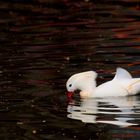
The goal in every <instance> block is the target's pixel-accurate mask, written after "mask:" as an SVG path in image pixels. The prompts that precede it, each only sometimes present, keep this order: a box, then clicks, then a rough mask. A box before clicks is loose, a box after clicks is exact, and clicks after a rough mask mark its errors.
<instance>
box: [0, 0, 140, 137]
mask: <svg viewBox="0 0 140 140" xmlns="http://www.w3.org/2000/svg"><path fill="white" fill-rule="evenodd" d="M139 6H140V5H139V2H138V1H134V0H118V1H116V0H115V1H114V0H101V1H97V0H94V1H87V0H85V1H81V0H77V1H74V0H71V1H70V0H60V1H57V0H28V1H27V0H20V1H19V0H11V1H8V0H1V2H0V15H1V18H0V25H1V26H0V43H1V47H0V139H2V140H7V139H14V140H19V139H20V140H44V139H47V140H48V139H64V140H69V139H85V140H87V139H89V140H91V139H99V140H100V139H135V140H136V139H139V138H140V133H139V130H140V127H139V116H140V115H139V111H140V110H139V96H136V97H130V98H123V99H121V100H120V101H122V102H121V103H120V104H119V105H118V104H117V102H118V99H112V100H115V101H113V102H112V100H104V99H102V100H93V101H92V102H91V101H90V102H89V103H90V106H89V108H88V110H87V107H86V105H85V102H83V101H80V100H79V99H78V101H77V103H76V104H75V103H73V104H72V106H71V105H70V104H69V103H68V102H67V98H66V89H65V82H66V80H67V79H68V78H69V77H70V76H71V75H72V74H74V73H77V72H81V71H86V70H96V71H97V72H98V73H99V76H98V79H97V80H98V84H100V83H102V82H104V81H107V80H110V79H111V78H112V77H113V76H114V72H115V70H116V67H118V66H120V67H123V68H126V69H127V70H128V71H129V72H131V73H132V75H133V76H134V77H140V65H139V64H140V47H139V46H140V39H139V34H140V20H139V17H140V8H139ZM114 103H115V104H114ZM122 103H125V104H122ZM69 105H70V107H72V111H75V107H78V109H76V112H78V113H79V114H78V116H76V117H77V119H73V118H72V117H70V114H72V112H70V111H68V112H67V109H68V108H69ZM83 106H84V109H83V108H81V107H83ZM92 106H93V108H92ZM81 111H89V112H87V113H88V114H87V113H82V112H81ZM80 113H82V115H86V116H89V119H88V120H85V119H86V118H84V119H83V118H82V117H81V116H80V115H81V114H80ZM78 117H80V118H78ZM91 117H92V118H91ZM87 121H89V122H87ZM93 122H94V123H93ZM120 123H121V125H120ZM123 123H126V125H125V127H124V125H122V124H123ZM130 124H131V125H130ZM135 124H136V125H135Z"/></svg>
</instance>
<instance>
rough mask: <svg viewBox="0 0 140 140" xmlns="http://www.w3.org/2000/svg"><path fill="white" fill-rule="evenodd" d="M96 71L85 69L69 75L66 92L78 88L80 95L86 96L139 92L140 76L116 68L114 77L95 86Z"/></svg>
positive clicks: (133, 93)
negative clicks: (133, 75) (85, 70)
mask: <svg viewBox="0 0 140 140" xmlns="http://www.w3.org/2000/svg"><path fill="white" fill-rule="evenodd" d="M96 77H97V73H96V72H94V71H87V72H82V73H78V74H74V75H73V76H71V77H70V78H69V79H68V81H67V83H66V88H67V90H68V92H74V91H75V90H80V96H81V97H82V98H86V97H107V96H127V95H135V94H138V93H139V92H140V78H132V76H131V74H130V73H129V72H128V71H126V70H125V69H123V68H117V70H116V75H115V77H114V78H113V79H112V80H111V81H108V82H106V83H103V84H101V85H99V86H98V87H96Z"/></svg>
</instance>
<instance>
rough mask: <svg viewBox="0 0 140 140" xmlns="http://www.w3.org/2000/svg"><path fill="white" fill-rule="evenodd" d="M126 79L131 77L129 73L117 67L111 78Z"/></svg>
mask: <svg viewBox="0 0 140 140" xmlns="http://www.w3.org/2000/svg"><path fill="white" fill-rule="evenodd" d="M127 79H129V80H130V79H132V76H131V74H130V73H129V72H128V71H127V70H125V69H123V68H120V67H118V68H117V70H116V75H115V77H114V79H113V80H127Z"/></svg>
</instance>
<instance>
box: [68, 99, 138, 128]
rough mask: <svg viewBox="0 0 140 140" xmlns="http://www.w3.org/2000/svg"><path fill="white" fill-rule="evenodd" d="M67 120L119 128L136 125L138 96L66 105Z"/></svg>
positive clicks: (86, 100) (88, 100) (84, 101)
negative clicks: (112, 125)
mask: <svg viewBox="0 0 140 140" xmlns="http://www.w3.org/2000/svg"><path fill="white" fill-rule="evenodd" d="M67 112H68V113H69V114H68V115H67V117H68V118H71V119H75V120H81V121H82V122H84V123H107V124H114V125H118V126H121V127H127V126H131V125H138V122H137V120H139V115H140V103H139V97H138V96H129V97H115V98H114V97H108V98H94V99H81V102H79V103H77V102H76V101H74V100H73V101H72V102H71V103H69V104H68V107H67Z"/></svg>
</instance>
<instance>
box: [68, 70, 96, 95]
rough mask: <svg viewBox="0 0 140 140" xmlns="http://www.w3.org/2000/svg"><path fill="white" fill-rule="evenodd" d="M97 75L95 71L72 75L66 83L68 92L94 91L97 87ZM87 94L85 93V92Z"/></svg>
mask: <svg viewBox="0 0 140 140" xmlns="http://www.w3.org/2000/svg"><path fill="white" fill-rule="evenodd" d="M96 77H97V73H96V72H94V71H86V72H81V73H78V74H74V75H72V76H71V77H70V78H69V79H68V81H67V82H66V88H67V91H68V92H73V93H74V91H76V90H80V91H81V92H80V93H83V92H84V91H86V92H88V91H92V90H94V89H95V87H96ZM84 94H85V92H84Z"/></svg>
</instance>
